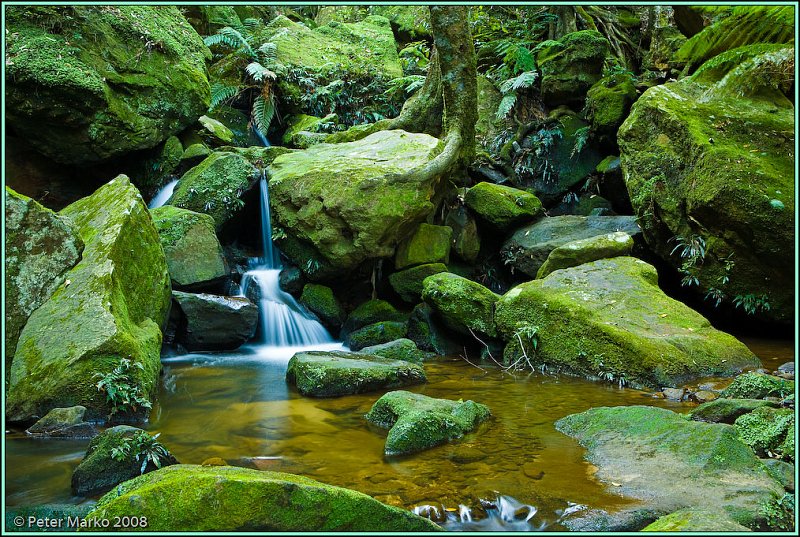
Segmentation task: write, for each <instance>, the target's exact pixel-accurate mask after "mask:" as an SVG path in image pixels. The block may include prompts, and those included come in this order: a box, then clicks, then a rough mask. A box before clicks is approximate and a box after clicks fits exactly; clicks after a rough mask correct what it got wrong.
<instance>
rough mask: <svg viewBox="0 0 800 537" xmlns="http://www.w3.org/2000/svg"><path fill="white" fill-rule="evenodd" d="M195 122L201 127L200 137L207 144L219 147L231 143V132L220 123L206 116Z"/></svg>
mask: <svg viewBox="0 0 800 537" xmlns="http://www.w3.org/2000/svg"><path fill="white" fill-rule="evenodd" d="M197 121H199V122H200V124H201V125H202V126H203V133H202V136H203V137H205V138H206V142H208V143H209V144H211V145H213V146H220V145H231V144H232V143H233V132H232V131H231V130H230V129H229V128H228V127H226V126H225V125H224V124H222V122H220V121H217V120H216V119H214V118H210V117H208V116H200V118H199V119H198V120H197Z"/></svg>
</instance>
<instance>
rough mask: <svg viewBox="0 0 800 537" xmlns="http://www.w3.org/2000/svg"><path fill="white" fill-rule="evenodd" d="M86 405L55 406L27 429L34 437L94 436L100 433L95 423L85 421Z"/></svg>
mask: <svg viewBox="0 0 800 537" xmlns="http://www.w3.org/2000/svg"><path fill="white" fill-rule="evenodd" d="M85 414H86V407H85V406H80V405H76V406H72V407H69V408H54V409H53V410H51V411H50V412H48V413H47V414H46V415H45V416H44V417H43V418H42V419H40V420H39V421H37V422H36V423H34V424H33V425H32V426H30V427H28V429H27V430H26V431H25V433H27V434H28V435H30V436H34V437H60V438H92V437H94V436H96V435H97V434H98V431H97V428H96V427H95V425H94V424H93V423H90V422H86V421H83V417H84V415H85Z"/></svg>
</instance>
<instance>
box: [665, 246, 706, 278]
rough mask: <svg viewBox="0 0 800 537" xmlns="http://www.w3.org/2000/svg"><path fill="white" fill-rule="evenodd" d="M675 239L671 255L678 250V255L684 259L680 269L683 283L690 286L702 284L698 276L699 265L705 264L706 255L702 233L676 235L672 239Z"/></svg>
mask: <svg viewBox="0 0 800 537" xmlns="http://www.w3.org/2000/svg"><path fill="white" fill-rule="evenodd" d="M670 240H671V241H675V242H676V245H675V248H673V249H672V251H671V252H670V255H672V254H674V253H675V252H678V255H679V256H680V257H681V259H683V262H682V263H681V268H680V271H681V272H682V273H683V278H682V279H681V285H682V286H684V287H689V286H692V285H700V279H699V278H698V277H697V271H698V270H699V266H698V265H702V264H703V260H704V259H705V257H706V241H705V239H704V238H703V237H701V236H700V235H695V234H692V235H687V236H685V237H684V236H682V235H676V236H674V237H672V239H670Z"/></svg>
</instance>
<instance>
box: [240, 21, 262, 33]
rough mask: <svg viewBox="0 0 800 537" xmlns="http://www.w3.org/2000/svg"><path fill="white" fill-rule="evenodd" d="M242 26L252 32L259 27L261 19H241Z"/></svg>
mask: <svg viewBox="0 0 800 537" xmlns="http://www.w3.org/2000/svg"><path fill="white" fill-rule="evenodd" d="M242 26H243V27H244V28H246V29H247V31H249V32H250V33H254V32H255V31H256V30H258V29H259V28H261V21H260V20H258V19H254V18H248V19H244V20H243V21H242Z"/></svg>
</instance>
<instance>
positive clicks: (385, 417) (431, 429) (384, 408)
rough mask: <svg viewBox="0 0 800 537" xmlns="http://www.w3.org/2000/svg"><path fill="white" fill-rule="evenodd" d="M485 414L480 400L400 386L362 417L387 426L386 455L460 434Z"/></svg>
mask: <svg viewBox="0 0 800 537" xmlns="http://www.w3.org/2000/svg"><path fill="white" fill-rule="evenodd" d="M489 416H491V412H490V411H489V408H488V407H487V406H486V405H482V404H480V403H475V402H473V401H450V400H448V399H434V398H432V397H428V396H426V395H421V394H417V393H411V392H407V391H402V390H401V391H394V392H389V393H387V394H384V395H383V396H382V397H381V398H380V399H378V400H377V401H376V402H375V404H374V405H372V408H371V409H370V411H369V412H368V413H367V415H366V416H365V417H366V419H367V421H369V422H371V423H374V424H375V425H377V426H378V427H382V428H384V429H389V435H388V436H387V437H386V447H385V450H384V453H385V454H386V455H406V454H409V453H416V452H418V451H423V450H426V449H430V448H432V447H434V446H438V445H440V444H444V443H447V442H450V441H452V440H454V439H456V438H460V437H462V436H464V435H465V434H466V433H468V432H471V431H473V430H475V428H476V427H477V426H478V424H479V423H481V422H482V421H485V420H487V419H488V418H489Z"/></svg>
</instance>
